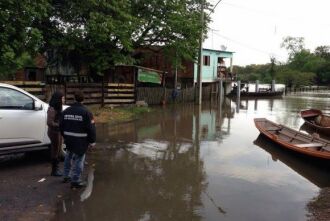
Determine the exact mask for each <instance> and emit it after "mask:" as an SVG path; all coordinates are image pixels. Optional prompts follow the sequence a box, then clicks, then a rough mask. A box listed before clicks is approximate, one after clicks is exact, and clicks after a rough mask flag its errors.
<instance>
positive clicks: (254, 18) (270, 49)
mask: <svg viewBox="0 0 330 221" xmlns="http://www.w3.org/2000/svg"><path fill="white" fill-rule="evenodd" d="M207 1H208V2H210V3H213V4H215V3H217V2H218V0H207ZM212 20H213V21H212V22H211V23H210V25H209V27H210V28H211V30H209V33H208V39H206V40H205V41H204V43H203V48H211V49H220V50H221V45H224V46H225V47H227V49H226V50H227V51H234V52H235V54H234V60H233V62H234V65H248V64H265V63H269V61H270V56H271V55H274V56H275V58H276V59H277V60H278V61H286V59H287V51H286V50H285V49H281V48H280V44H281V42H282V40H283V38H284V37H286V36H292V37H304V38H305V47H306V48H307V49H310V50H311V51H314V49H315V47H317V46H320V45H330V1H329V0H309V1H308V0H272V1H271V0H222V1H221V2H220V3H219V5H218V6H217V7H216V9H215V11H214V13H213V14H212ZM212 29H213V31H212Z"/></svg>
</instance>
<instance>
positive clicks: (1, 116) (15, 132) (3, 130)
mask: <svg viewBox="0 0 330 221" xmlns="http://www.w3.org/2000/svg"><path fill="white" fill-rule="evenodd" d="M47 109H48V104H47V103H45V102H43V101H42V100H40V99H38V98H37V97H35V96H33V95H32V94H30V93H28V92H26V91H24V90H22V89H20V88H18V87H15V86H12V85H9V84H3V83H0V155H2V154H9V153H17V152H26V151H33V150H42V149H47V148H49V146H50V140H49V138H48V136H47V129H48V128H47Z"/></svg>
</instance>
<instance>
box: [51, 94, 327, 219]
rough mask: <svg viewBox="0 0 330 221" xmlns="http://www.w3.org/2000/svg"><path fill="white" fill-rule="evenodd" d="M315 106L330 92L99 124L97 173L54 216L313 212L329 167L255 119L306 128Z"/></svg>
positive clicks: (285, 215) (162, 111)
mask: <svg viewBox="0 0 330 221" xmlns="http://www.w3.org/2000/svg"><path fill="white" fill-rule="evenodd" d="M311 107H314V108H319V109H322V110H328V111H330V103H329V98H328V97H327V94H326V93H322V94H295V95H289V96H285V97H283V99H250V100H240V101H237V100H233V101H231V100H228V99H224V100H223V101H222V104H221V105H219V104H218V103H217V102H209V103H204V104H203V105H202V107H201V108H199V107H198V106H195V105H193V104H188V105H176V106H168V107H165V108H162V107H159V108H156V111H155V112H153V113H149V114H147V115H145V116H144V117H143V118H142V119H140V120H137V121H133V122H128V123H124V124H120V125H116V126H114V125H107V124H103V125H98V127H97V132H98V148H97V150H96V151H95V152H94V153H92V154H90V155H89V156H88V158H87V161H88V163H89V165H92V164H95V168H93V169H91V170H90V172H89V174H88V177H89V178H90V177H92V178H93V179H91V182H90V183H89V186H88V187H87V188H86V190H81V191H72V193H71V194H70V195H69V196H66V197H64V200H62V201H60V202H59V204H58V211H57V215H56V218H55V220H70V221H73V220H125V221H126V220H127V221H128V220H235V221H237V220H253V221H257V220H262V221H267V220H274V221H275V220H276V221H278V220H291V221H292V220H297V221H298V220H299V221H301V220H307V219H308V217H307V216H308V210H307V209H306V205H307V203H308V202H309V201H311V200H312V198H313V197H316V196H317V195H318V193H319V190H320V189H321V188H323V187H329V186H330V172H329V170H328V168H327V167H326V166H324V165H320V164H318V163H316V162H314V161H311V160H310V159H308V158H304V157H301V156H299V155H296V154H292V153H291V152H288V151H286V150H283V149H281V148H280V147H279V146H277V145H275V144H273V143H271V142H269V141H268V140H267V139H265V138H264V137H262V136H259V132H258V131H257V129H256V128H255V127H254V123H253V118H255V117H267V118H268V119H270V120H273V121H275V122H278V123H282V124H285V125H288V126H290V127H293V128H295V129H300V127H301V125H302V124H303V121H302V120H301V119H300V118H299V114H298V112H299V110H301V109H305V108H311ZM86 191H87V192H86Z"/></svg>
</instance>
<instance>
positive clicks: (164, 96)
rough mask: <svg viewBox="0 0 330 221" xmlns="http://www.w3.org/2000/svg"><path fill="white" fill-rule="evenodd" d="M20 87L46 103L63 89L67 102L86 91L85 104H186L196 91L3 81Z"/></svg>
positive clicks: (207, 91)
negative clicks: (140, 101)
mask: <svg viewBox="0 0 330 221" xmlns="http://www.w3.org/2000/svg"><path fill="white" fill-rule="evenodd" d="M3 83H7V84H11V85H15V86H17V87H20V88H22V89H24V90H26V91H28V92H29V93H31V94H33V95H35V96H37V97H38V98H39V99H41V100H44V101H46V102H48V101H49V99H50V97H51V95H52V94H53V93H54V92H55V91H57V90H61V91H63V93H64V94H65V100H66V104H72V103H73V102H74V93H75V91H76V90H81V91H82V92H83V93H84V97H85V100H84V104H87V105H88V104H99V105H102V106H104V105H111V106H119V105H127V104H134V103H135V102H136V101H138V100H144V101H145V102H146V103H147V104H151V105H152V104H161V103H163V102H165V103H173V102H177V103H184V102H193V101H194V100H195V93H196V90H195V88H194V87H191V88H184V89H181V90H178V91H177V92H175V94H174V92H173V89H168V88H162V87H138V88H136V89H135V85H134V84H121V83H79V84H78V83H66V84H64V85H45V84H44V83H41V82H35V81H33V82H32V81H26V82H23V81H7V82H3ZM213 90H214V87H212V85H209V86H204V87H203V89H202V94H203V97H202V99H203V100H207V99H210V98H211V97H212V96H213V94H214V91H213Z"/></svg>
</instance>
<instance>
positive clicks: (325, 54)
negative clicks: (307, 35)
mask: <svg viewBox="0 0 330 221" xmlns="http://www.w3.org/2000/svg"><path fill="white" fill-rule="evenodd" d="M314 54H315V55H316V56H319V57H321V58H324V59H326V60H328V61H330V46H328V45H323V46H318V47H316V48H315V50H314Z"/></svg>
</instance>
